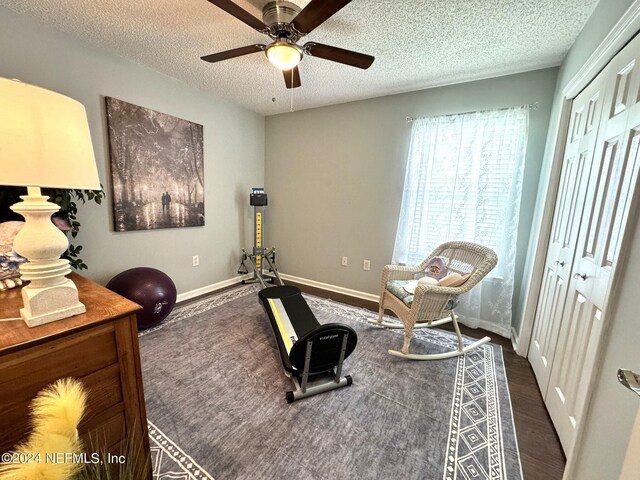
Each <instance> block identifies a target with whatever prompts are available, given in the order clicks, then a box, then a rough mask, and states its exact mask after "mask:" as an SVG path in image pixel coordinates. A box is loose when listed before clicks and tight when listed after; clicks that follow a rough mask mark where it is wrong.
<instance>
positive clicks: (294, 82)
mask: <svg viewBox="0 0 640 480" xmlns="http://www.w3.org/2000/svg"><path fill="white" fill-rule="evenodd" d="M282 74H283V75H284V84H285V85H286V86H287V88H298V87H299V86H301V85H302V83H300V71H299V70H298V67H297V66H295V67H293V69H292V70H283V71H282Z"/></svg>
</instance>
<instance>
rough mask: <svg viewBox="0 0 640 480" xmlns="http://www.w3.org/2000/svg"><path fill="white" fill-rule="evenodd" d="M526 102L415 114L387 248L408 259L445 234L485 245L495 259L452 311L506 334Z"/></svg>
mask: <svg viewBox="0 0 640 480" xmlns="http://www.w3.org/2000/svg"><path fill="white" fill-rule="evenodd" d="M528 126H529V107H528V106H524V107H516V108H510V109H503V110H495V111H488V112H475V113H468V114H460V115H447V116H440V117H431V118H422V119H417V120H415V121H414V123H413V129H412V132H411V145H410V148H409V159H408V163H407V170H406V176H405V183H404V193H403V197H402V209H401V211H400V220H399V223H398V231H397V234H396V243H395V248H394V252H393V261H394V262H395V263H405V264H407V265H415V264H417V263H419V262H421V261H422V260H424V259H425V258H426V257H427V256H428V255H429V254H430V253H431V252H432V251H433V250H434V248H435V247H436V246H438V245H439V244H441V243H443V242H446V241H449V240H465V241H471V242H475V243H479V244H482V245H485V246H487V247H489V248H492V249H493V250H495V252H496V253H497V254H498V265H497V266H496V268H495V269H494V270H493V271H492V272H491V273H489V275H488V276H487V277H485V279H484V280H483V281H482V282H481V283H480V284H479V285H477V286H476V287H474V288H473V289H472V290H471V291H470V292H469V293H467V294H465V295H463V296H462V298H461V301H460V305H459V306H458V307H457V308H456V313H458V314H459V315H460V319H461V321H462V322H463V323H465V324H466V325H469V326H471V327H481V328H484V329H486V330H490V331H492V332H495V333H498V334H500V335H503V336H509V334H510V330H511V302H512V297H513V283H514V268H515V257H516V239H517V232H518V216H519V212H520V198H521V196H522V176H523V171H524V157H525V151H526V145H527V133H528Z"/></svg>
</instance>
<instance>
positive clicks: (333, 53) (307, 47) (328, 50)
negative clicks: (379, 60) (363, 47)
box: [303, 42, 375, 70]
mask: <svg viewBox="0 0 640 480" xmlns="http://www.w3.org/2000/svg"><path fill="white" fill-rule="evenodd" d="M303 50H304V52H305V53H307V54H309V55H311V56H312V57H319V58H324V59H325V60H331V61H332V62H338V63H344V64H345V65H350V66H352V67H357V68H362V69H363V70H366V69H367V68H369V67H370V66H371V64H372V63H373V61H374V60H375V57H372V56H371V55H366V54H364V53H358V52H353V51H351V50H345V49H344V48H338V47H332V46H331V45H323V44H322V43H315V42H308V43H305V44H304V47H303Z"/></svg>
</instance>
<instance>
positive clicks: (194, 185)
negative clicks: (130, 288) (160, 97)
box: [106, 97, 204, 232]
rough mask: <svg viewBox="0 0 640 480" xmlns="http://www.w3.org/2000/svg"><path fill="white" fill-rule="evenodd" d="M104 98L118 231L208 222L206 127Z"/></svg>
mask: <svg viewBox="0 0 640 480" xmlns="http://www.w3.org/2000/svg"><path fill="white" fill-rule="evenodd" d="M106 102H107V127H108V130H109V154H110V160H111V175H112V184H113V219H114V228H115V230H116V231H117V232H125V231H129V230H150V229H156V228H171V227H196V226H202V225H204V157H203V145H202V144H203V138H202V137H203V133H202V125H199V124H197V123H193V122H189V121H187V120H182V119H180V118H176V117H173V116H171V115H167V114H165V113H160V112H156V111H154V110H150V109H148V108H144V107H140V106H138V105H133V104H131V103H127V102H124V101H122V100H117V99H115V98H111V97H106Z"/></svg>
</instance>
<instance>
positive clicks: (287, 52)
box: [200, 0, 375, 88]
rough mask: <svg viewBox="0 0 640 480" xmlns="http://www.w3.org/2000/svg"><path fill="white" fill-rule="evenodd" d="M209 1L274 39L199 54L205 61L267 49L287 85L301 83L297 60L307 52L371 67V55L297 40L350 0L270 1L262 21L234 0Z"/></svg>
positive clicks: (334, 60)
mask: <svg viewBox="0 0 640 480" xmlns="http://www.w3.org/2000/svg"><path fill="white" fill-rule="evenodd" d="M209 2H211V3H213V4H214V5H215V6H217V7H219V8H221V9H222V10H224V11H225V12H227V13H229V14H230V15H233V16H234V17H236V18H237V19H238V20H240V21H241V22H244V23H246V24H247V25H249V26H250V27H251V28H253V29H255V30H257V31H258V32H260V33H264V34H265V35H268V36H269V37H271V39H272V40H273V41H272V42H271V43H269V44H268V45H264V44H255V45H248V46H246V47H240V48H234V49H232V50H227V51H224V52H219V53H213V54H211V55H205V56H204V57H200V58H201V59H202V60H204V61H205V62H210V63H215V62H220V61H222V60H228V59H230V58H235V57H240V56H242V55H248V54H250V53H257V52H265V53H266V55H267V58H268V59H269V61H270V62H271V64H272V65H274V66H275V67H276V68H279V69H280V70H282V72H283V74H284V82H285V85H286V87H287V88H297V87H299V86H300V85H301V83H300V72H299V71H298V63H300V60H302V57H303V56H304V55H309V56H310V57H318V58H323V59H325V60H330V61H332V62H338V63H342V64H345V65H350V66H352V67H357V68H361V69H367V68H369V67H370V66H371V64H372V63H373V61H374V60H375V58H374V57H372V56H371V55H365V54H364V53H358V52H353V51H351V50H345V49H343V48H338V47H332V46H330V45H323V44H321V43H316V42H307V43H305V44H304V45H302V46H300V45H298V44H297V42H298V40H300V39H301V38H302V37H304V36H305V35H307V34H308V33H311V32H312V31H313V30H314V29H315V28H316V27H318V26H319V25H320V24H322V23H323V22H325V21H326V20H327V19H328V18H329V17H331V16H332V15H333V14H335V13H336V12H337V11H338V10H340V9H341V8H342V7H344V6H345V5H347V4H348V3H349V2H351V0H311V2H309V4H308V5H307V6H306V7H304V8H303V9H301V8H300V7H299V6H298V5H296V4H294V3H291V2H287V1H271V2H269V3H267V4H266V5H265V6H264V8H263V9H262V19H263V20H262V21H261V20H258V19H257V18H256V17H254V16H253V15H251V14H250V13H249V12H247V11H246V10H244V9H242V8H240V7H239V6H238V5H236V4H235V3H233V2H232V1H231V0H209Z"/></svg>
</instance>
